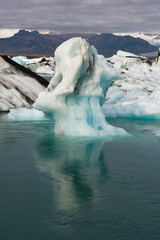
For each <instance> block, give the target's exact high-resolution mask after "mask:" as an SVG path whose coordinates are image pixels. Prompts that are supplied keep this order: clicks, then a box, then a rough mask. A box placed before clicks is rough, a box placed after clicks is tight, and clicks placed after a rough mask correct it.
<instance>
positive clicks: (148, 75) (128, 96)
mask: <svg viewBox="0 0 160 240" xmlns="http://www.w3.org/2000/svg"><path fill="white" fill-rule="evenodd" d="M107 61H109V62H111V63H112V65H113V67H114V69H115V70H116V71H117V72H118V73H119V75H120V79H119V80H116V81H115V82H114V83H113V84H112V86H111V87H110V88H109V89H108V91H107V94H106V102H105V104H104V105H103V112H104V113H105V115H106V117H107V118H134V119H160V107H159V106H160V71H159V69H160V61H158V60H157V58H151V59H150V58H146V57H140V56H136V55H133V54H130V53H126V52H122V51H118V52H117V55H114V56H112V57H111V58H109V59H107Z"/></svg>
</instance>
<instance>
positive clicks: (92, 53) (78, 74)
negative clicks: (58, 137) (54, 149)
mask: <svg viewBox="0 0 160 240" xmlns="http://www.w3.org/2000/svg"><path fill="white" fill-rule="evenodd" d="M55 61H56V69H55V74H54V76H53V78H52V80H51V82H50V84H49V86H48V88H47V91H45V92H42V93H40V95H39V97H38V99H37V100H36V102H35V104H34V106H35V107H36V108H38V109H40V110H42V111H44V112H50V113H52V114H53V118H54V121H55V128H54V132H55V133H57V134H65V135H72V136H106V135H125V134H127V133H126V132H125V131H124V130H123V129H119V128H115V127H113V126H111V125H110V124H109V123H107V122H106V120H105V116H104V114H103V112H102V110H101V106H102V104H103V103H104V101H105V95H106V90H107V89H108V88H109V86H110V84H111V83H112V81H113V80H114V79H117V78H118V76H117V73H116V71H115V70H114V69H113V67H112V66H111V64H110V63H107V62H106V60H105V58H104V57H103V56H100V55H98V54H97V51H96V49H95V48H94V47H93V46H90V45H89V44H88V43H87V42H86V41H85V40H84V39H82V38H72V39H70V40H68V41H66V42H64V43H63V44H62V45H60V46H59V47H58V48H57V49H56V51H55Z"/></svg>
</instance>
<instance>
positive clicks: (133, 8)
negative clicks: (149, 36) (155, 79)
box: [0, 0, 160, 32]
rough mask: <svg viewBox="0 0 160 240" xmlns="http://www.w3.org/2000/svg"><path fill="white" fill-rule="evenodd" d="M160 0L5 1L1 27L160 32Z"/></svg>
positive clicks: (2, 2)
mask: <svg viewBox="0 0 160 240" xmlns="http://www.w3.org/2000/svg"><path fill="white" fill-rule="evenodd" d="M159 8H160V2H159V0H152V2H151V1H149V0H112V1H109V0H79V1H78V0H45V1H44V0H1V8H0V28H1V29H3V28H10V29H12V28H14V29H17V28H20V29H37V30H42V29H49V30H53V31H57V32H131V31H133V32H134V31H141V32H160V27H159V20H160V15H159Z"/></svg>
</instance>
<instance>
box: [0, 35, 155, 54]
mask: <svg viewBox="0 0 160 240" xmlns="http://www.w3.org/2000/svg"><path fill="white" fill-rule="evenodd" d="M71 37H83V38H85V39H86V40H87V41H88V42H89V43H90V44H91V45H94V46H95V47H96V48H97V50H98V52H99V54H102V55H104V56H105V57H110V56H112V55H113V54H116V52H117V51H118V50H123V51H127V52H132V53H135V54H142V53H147V52H155V51H157V47H155V46H152V45H151V44H149V43H148V42H147V41H145V40H143V39H140V38H134V37H131V36H116V35H114V34H112V33H102V34H86V33H84V34H40V33H39V32H38V31H32V32H30V31H25V30H20V31H19V32H18V33H16V34H15V35H14V36H12V37H9V38H1V39H0V54H7V55H9V54H19V55H21V54H23V55H29V54H32V55H35V54H41V55H53V53H54V51H55V49H56V48H57V47H58V46H59V45H60V44H61V43H62V42H64V41H66V40H68V39H69V38H71Z"/></svg>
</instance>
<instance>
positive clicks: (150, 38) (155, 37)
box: [114, 32, 160, 47]
mask: <svg viewBox="0 0 160 240" xmlns="http://www.w3.org/2000/svg"><path fill="white" fill-rule="evenodd" d="M114 35H116V36H127V35H129V36H131V37H134V38H141V39H143V40H145V41H147V42H149V43H150V44H152V45H154V46H158V47H159V46H160V34H157V33H138V32H136V33H114Z"/></svg>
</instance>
